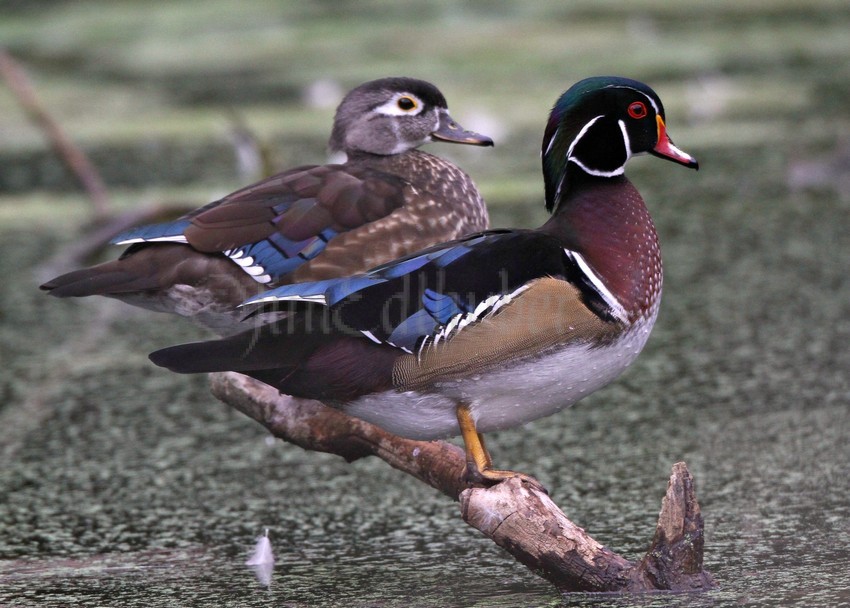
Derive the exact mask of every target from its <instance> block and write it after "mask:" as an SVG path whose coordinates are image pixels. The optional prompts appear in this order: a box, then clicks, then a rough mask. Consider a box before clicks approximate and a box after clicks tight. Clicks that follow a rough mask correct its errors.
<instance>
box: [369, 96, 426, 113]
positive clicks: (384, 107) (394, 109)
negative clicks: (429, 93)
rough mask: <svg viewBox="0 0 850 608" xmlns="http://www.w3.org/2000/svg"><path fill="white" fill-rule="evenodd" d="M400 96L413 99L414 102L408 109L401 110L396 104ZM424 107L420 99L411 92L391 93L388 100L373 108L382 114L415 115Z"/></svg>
mask: <svg viewBox="0 0 850 608" xmlns="http://www.w3.org/2000/svg"><path fill="white" fill-rule="evenodd" d="M402 97H408V98H410V99H412V100H413V101H414V103H415V104H416V105H415V106H414V107H412V108H411V109H409V110H403V109H401V108H400V107H399V106H398V100H399V99H401V98H402ZM424 109H425V104H424V103H422V100H421V99H419V98H418V97H417V96H416V95H414V94H413V93H396V94H395V95H393V96H392V97H391V98H390V100H389V101H387V102H385V103H383V104H381V105H379V106H378V107H377V108H375V112H377V113H378V114H383V115H384V116H417V115H418V114H421V113H422V110H424Z"/></svg>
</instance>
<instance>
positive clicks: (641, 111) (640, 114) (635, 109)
mask: <svg viewBox="0 0 850 608" xmlns="http://www.w3.org/2000/svg"><path fill="white" fill-rule="evenodd" d="M629 116H631V117H632V118H644V117H646V106H645V105H644V104H643V102H642V101H636V102H634V103H633V104H631V105H630V106H629Z"/></svg>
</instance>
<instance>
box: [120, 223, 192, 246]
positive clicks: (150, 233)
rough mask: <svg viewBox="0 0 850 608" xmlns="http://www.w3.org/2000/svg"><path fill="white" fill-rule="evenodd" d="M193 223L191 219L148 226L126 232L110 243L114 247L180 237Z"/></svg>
mask: <svg viewBox="0 0 850 608" xmlns="http://www.w3.org/2000/svg"><path fill="white" fill-rule="evenodd" d="M191 223H192V220H191V219H179V220H175V221H173V222H164V223H162V224H148V225H146V226H138V227H136V228H131V229H130V230H126V231H124V232H122V233H121V234H119V235H118V236H116V237H115V238H114V239H112V240H111V241H110V243H111V244H112V245H121V244H126V243H128V242H131V241H132V242H139V241H142V242H147V241H156V240H161V239H167V238H173V237H179V236H181V235H182V234H183V231H184V230H186V228H188V227H189V225H190V224H191Z"/></svg>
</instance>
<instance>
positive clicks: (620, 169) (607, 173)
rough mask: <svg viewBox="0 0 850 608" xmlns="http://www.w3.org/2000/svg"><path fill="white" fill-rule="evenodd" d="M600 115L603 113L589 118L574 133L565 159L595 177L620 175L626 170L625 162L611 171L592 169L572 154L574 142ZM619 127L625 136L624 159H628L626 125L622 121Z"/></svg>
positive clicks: (576, 142)
mask: <svg viewBox="0 0 850 608" xmlns="http://www.w3.org/2000/svg"><path fill="white" fill-rule="evenodd" d="M602 117H603V115H602V114H600V115H599V116H596V117H594V118H592V119H590V120H589V121H588V122H587V124H586V125H584V126H583V127H582V128H581V131H579V132H578V135H576V138H575V139H574V140H573V141H572V143H571V144H570V149H569V150H567V161H571V162H574V163H575V164H577V165H578V166H579V167H581V168H582V170H583V171H584V172H585V173H588V174H589V175H595V176H596V177H614V176H615V175H622V174H623V173H624V172H625V170H626V163H623V164H622V165H621V166H619V167H617V168H616V169H614V170H613V171H601V170H599V169H593V168H591V167H588V166H587V165H585V164H584V163H583V162H581V161H580V160H579V159H578V158H577V157H575V156H573V149H574V148H575V147H576V144H578V142H579V140H581V138H582V137H584V134H585V133H587V130H588V129H589V128H590V127H592V126H593V123H595V122H596V121H597V120H599V119H600V118H602ZM620 129H622V131H623V137H624V138H625V142H626V160H627V161H628V160H629V158H631V150H630V149H629V136H628V135H627V134H626V127H625V125H623V124H622V122H621V123H620Z"/></svg>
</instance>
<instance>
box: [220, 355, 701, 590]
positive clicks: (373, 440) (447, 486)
mask: <svg viewBox="0 0 850 608" xmlns="http://www.w3.org/2000/svg"><path fill="white" fill-rule="evenodd" d="M210 380H211V386H212V392H213V394H214V395H215V396H216V397H217V398H218V399H220V400H221V401H223V402H225V403H227V404H228V405H230V406H232V407H234V408H235V409H237V410H239V411H240V412H242V413H244V414H245V415H247V416H248V417H250V418H253V419H254V420H256V421H257V422H259V423H260V424H262V425H263V426H265V427H266V428H267V429H268V430H269V431H271V432H272V434H273V435H275V436H276V437H279V438H281V439H283V440H284V441H287V442H289V443H294V444H295V445H298V446H301V447H302V448H304V449H307V450H314V451H320V452H328V453H331V454H338V455H340V456H342V457H343V458H345V459H346V460H348V461H352V460H356V459H358V458H362V457H364V456H377V457H379V458H381V459H382V460H384V461H386V462H387V463H388V464H389V465H390V466H392V467H394V468H396V469H398V470H400V471H403V472H405V473H407V474H409V475H412V476H413V477H415V478H416V479H419V480H420V481H422V482H424V483H427V484H428V485H430V486H431V487H433V488H436V489H438V490H440V491H441V492H442V493H443V494H446V495H447V496H450V497H451V498H454V499H456V500H460V503H461V514H462V517H463V520H464V521H465V522H466V523H468V524H469V525H471V526H473V527H474V528H477V529H478V530H480V531H481V532H482V533H483V534H484V535H485V536H487V537H489V538H491V539H492V540H493V541H494V542H495V543H496V544H497V545H499V546H500V547H502V548H503V549H505V550H506V551H507V552H508V553H510V554H511V555H513V556H514V558H515V559H517V560H518V561H520V562H522V563H523V564H525V565H526V566H528V567H529V568H530V569H531V570H532V571H534V572H536V573H538V574H540V575H541V576H542V577H544V578H545V579H547V580H548V581H549V582H551V583H552V584H553V585H555V586H556V587H557V588H558V589H559V590H560V591H562V592H567V591H585V592H587V591H592V592H646V591H658V590H669V591H700V590H708V589H711V588H713V587H714V586H715V583H714V581H713V579H712V577H711V575H710V574H709V573H708V572H706V571H705V570H703V567H702V555H703V521H702V516H701V514H700V509H699V505H698V504H697V501H696V495H695V493H694V481H693V478H692V477H691V474H690V472H689V471H688V468H687V466H686V465H685V464H684V463H681V462H680V463H677V464H676V465H674V466H673V472H672V474H671V476H670V482H669V484H668V487H667V494H666V496H665V497H664V500H663V501H662V508H661V514H660V515H659V518H658V524H657V526H656V531H655V536H654V538H653V539H652V543H651V545H650V549H649V551H648V552H647V554H646V555H645V556H644V557H643V558H642V559H641V560H638V561H635V562H633V561H630V560H628V559H626V558H624V557H622V556H620V555H617V554H616V553H614V552H613V551H611V550H610V549H607V548H605V547H604V546H602V545H601V544H600V543H599V542H597V541H596V540H594V539H593V538H591V537H590V535H588V534H587V533H586V532H585V531H584V530H583V529H581V528H580V527H578V526H577V525H576V524H574V523H573V522H571V521H570V520H569V519H567V516H566V515H564V513H563V512H562V511H561V510H560V509H559V508H558V507H557V505H555V503H554V502H552V500H551V499H550V498H549V496H548V495H546V493H545V492H543V491H541V490H540V489H538V488H536V487H533V486H531V485H530V484H527V483H524V482H523V481H522V480H521V479H519V478H512V479H508V480H507V481H503V482H502V483H499V484H497V485H495V486H493V487H490V488H477V487H474V488H470V487H467V486H466V484H465V482H464V478H463V471H464V467H465V466H466V463H465V456H464V452H463V450H461V449H460V448H458V447H457V446H455V445H452V444H450V443H446V442H443V441H413V440H410V439H404V438H402V437H398V436H396V435H392V434H390V433H388V432H386V431H384V430H382V429H380V428H378V427H376V426H374V425H371V424H369V423H367V422H363V421H362V420H358V419H356V418H352V417H350V416H347V415H345V414H343V413H342V412H339V411H337V410H334V409H332V408H329V407H327V406H324V405H322V404H321V403H319V402H317V401H307V400H302V399H293V398H291V397H287V396H285V395H281V394H280V393H278V392H277V390H275V389H273V388H271V387H270V386H267V385H265V384H263V383H261V382H258V381H256V380H253V379H252V378H249V377H247V376H243V375H241V374H236V373H232V372H228V373H220V374H212V375H211V376H210Z"/></svg>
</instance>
